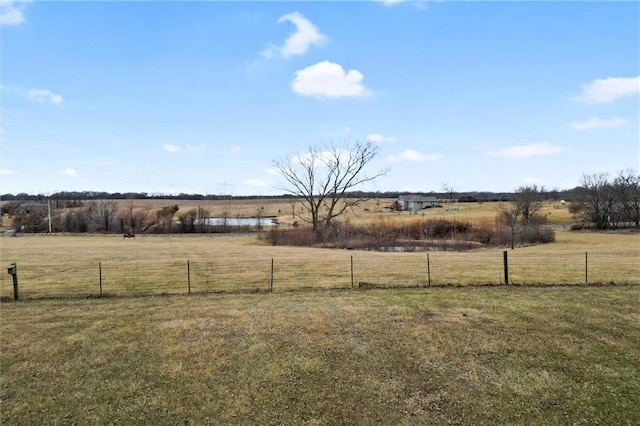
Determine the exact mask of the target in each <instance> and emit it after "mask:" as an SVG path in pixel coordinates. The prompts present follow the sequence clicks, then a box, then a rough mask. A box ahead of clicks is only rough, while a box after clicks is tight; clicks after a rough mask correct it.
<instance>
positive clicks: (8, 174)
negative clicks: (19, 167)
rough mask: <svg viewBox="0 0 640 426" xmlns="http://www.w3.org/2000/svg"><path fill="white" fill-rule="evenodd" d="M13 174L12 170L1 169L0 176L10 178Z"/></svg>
mask: <svg viewBox="0 0 640 426" xmlns="http://www.w3.org/2000/svg"><path fill="white" fill-rule="evenodd" d="M12 174H13V169H1V170H0V175H2V176H11V175H12Z"/></svg>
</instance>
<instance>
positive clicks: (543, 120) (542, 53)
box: [0, 0, 640, 195]
mask: <svg viewBox="0 0 640 426" xmlns="http://www.w3.org/2000/svg"><path fill="white" fill-rule="evenodd" d="M0 7H1V8H2V10H1V23H2V25H1V29H0V30H1V33H2V34H1V36H2V38H1V41H0V43H1V54H2V74H1V84H2V90H1V91H0V96H1V99H0V102H1V108H2V109H1V121H2V123H1V129H0V131H1V134H0V136H1V138H2V162H1V169H2V175H1V178H2V183H1V189H0V192H2V193H14V194H15V193H19V192H29V193H50V192H55V191H73V190H79V191H83V190H92V191H108V192H128V191H136V192H148V193H166V194H173V193H181V192H184V193H201V194H216V193H232V194H233V195H248V194H256V195H260V194H264V195H268V194H280V193H282V192H283V191H282V190H281V187H282V180H281V179H280V178H279V177H278V176H277V175H275V174H274V173H273V161H274V160H278V159H283V158H287V157H290V156H293V155H294V154H296V153H304V152H305V151H306V150H307V149H308V147H309V146H312V145H322V144H325V143H330V142H334V143H338V144H340V143H344V142H350V141H366V140H370V141H372V142H373V143H376V144H378V145H379V147H380V152H379V154H378V156H377V157H376V159H375V160H374V162H372V163H371V164H370V168H369V172H370V173H375V172H376V171H378V170H380V169H383V168H388V169H389V172H388V174H387V176H384V177H382V178H380V179H378V180H377V181H376V182H375V183H374V184H372V185H370V186H368V187H366V188H363V189H371V190H379V191H425V192H427V191H440V190H441V189H442V186H443V183H445V182H446V183H448V184H449V185H450V186H453V187H454V188H455V189H456V190H457V191H512V190H514V189H516V188H517V187H519V186H521V185H526V184H533V183H535V184H538V185H544V186H546V187H548V188H560V189H564V188H571V187H574V186H576V185H578V183H579V181H580V178H581V176H582V175H583V174H584V173H594V172H609V173H611V174H615V173H616V172H617V171H619V170H622V169H628V168H634V169H636V170H637V169H638V167H639V163H640V153H639V136H638V134H639V132H638V121H639V115H640V107H639V97H638V92H639V91H640V53H639V52H640V47H639V43H640V28H639V26H640V24H639V22H640V5H639V3H637V2H481V1H477V2H459V1H443V2H408V1H392V2H383V1H357V2H338V1H336V2H304V1H299V2H275V1H274V2H214V1H209V2H207V1H200V2H177V1H176V2H154V1H144V2H46V1H40V2H38V1H29V2H25V1H6V0H2V2H1V3H0Z"/></svg>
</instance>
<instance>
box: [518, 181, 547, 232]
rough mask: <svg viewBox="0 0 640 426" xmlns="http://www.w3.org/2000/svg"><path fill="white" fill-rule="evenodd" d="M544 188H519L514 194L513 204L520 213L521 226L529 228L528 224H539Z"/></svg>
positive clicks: (533, 186)
mask: <svg viewBox="0 0 640 426" xmlns="http://www.w3.org/2000/svg"><path fill="white" fill-rule="evenodd" d="M543 193H544V188H539V187H538V186H537V185H531V186H521V187H520V188H518V189H517V191H516V193H515V200H514V201H513V204H514V206H515V208H516V209H517V210H518V211H519V212H520V217H521V219H520V220H521V222H522V225H523V226H525V227H526V226H529V224H530V223H532V222H534V223H537V222H540V221H541V217H540V209H541V208H542V194H543Z"/></svg>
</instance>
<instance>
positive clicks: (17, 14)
mask: <svg viewBox="0 0 640 426" xmlns="http://www.w3.org/2000/svg"><path fill="white" fill-rule="evenodd" d="M24 3H26V2H25V1H20V0H1V1H0V25H3V26H4V25H20V24H23V23H24V22H25V19H24V13H22V9H23V8H24Z"/></svg>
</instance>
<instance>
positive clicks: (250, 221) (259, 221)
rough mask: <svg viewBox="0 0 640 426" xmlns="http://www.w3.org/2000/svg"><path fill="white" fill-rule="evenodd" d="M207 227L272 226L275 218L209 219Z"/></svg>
mask: <svg viewBox="0 0 640 426" xmlns="http://www.w3.org/2000/svg"><path fill="white" fill-rule="evenodd" d="M207 224H208V225H212V226H225V225H226V226H260V225H261V226H274V225H276V224H277V223H276V218H275V217H227V218H224V217H210V218H209V219H208V220H207Z"/></svg>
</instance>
